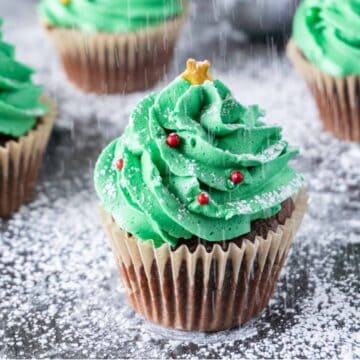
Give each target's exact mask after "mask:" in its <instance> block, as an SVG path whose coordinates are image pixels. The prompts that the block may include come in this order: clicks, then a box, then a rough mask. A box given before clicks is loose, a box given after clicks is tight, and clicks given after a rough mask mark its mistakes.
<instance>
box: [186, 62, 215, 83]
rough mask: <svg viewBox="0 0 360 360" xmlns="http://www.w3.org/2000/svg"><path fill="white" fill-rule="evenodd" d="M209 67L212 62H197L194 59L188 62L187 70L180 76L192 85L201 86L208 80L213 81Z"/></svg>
mask: <svg viewBox="0 0 360 360" xmlns="http://www.w3.org/2000/svg"><path fill="white" fill-rule="evenodd" d="M209 67H210V62H209V61H207V60H205V61H195V60H194V59H189V60H188V61H187V62H186V70H185V71H184V72H183V73H182V74H181V75H180V76H181V77H182V78H183V79H185V80H187V81H189V82H190V84H192V85H199V84H202V83H203V82H205V81H206V80H210V81H211V80H212V79H213V78H212V76H211V75H210V74H209V73H208V71H209Z"/></svg>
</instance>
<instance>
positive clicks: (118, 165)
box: [116, 159, 124, 170]
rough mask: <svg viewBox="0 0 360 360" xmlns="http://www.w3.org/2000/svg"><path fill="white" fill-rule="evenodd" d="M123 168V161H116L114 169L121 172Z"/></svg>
mask: <svg viewBox="0 0 360 360" xmlns="http://www.w3.org/2000/svg"><path fill="white" fill-rule="evenodd" d="M123 167H124V160H123V159H118V160H117V161H116V168H117V169H118V170H122V168H123Z"/></svg>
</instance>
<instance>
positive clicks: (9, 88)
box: [0, 19, 54, 217]
mask: <svg viewBox="0 0 360 360" xmlns="http://www.w3.org/2000/svg"><path fill="white" fill-rule="evenodd" d="M1 25H2V19H0V27H1ZM32 73H33V70H32V69H31V68H29V67H28V66H26V65H23V64H21V63H19V62H17V61H16V60H15V59H14V47H13V46H12V45H10V44H8V43H6V42H4V41H3V39H2V31H1V28H0V217H7V216H9V215H10V214H11V213H12V212H14V211H16V210H17V209H18V208H19V207H20V205H21V204H23V203H24V202H25V201H27V200H29V199H30V198H31V196H32V194H33V191H34V188H35V184H36V179H37V175H38V172H39V168H40V165H41V162H42V158H43V153H44V151H45V148H46V145H47V142H48V138H49V135H50V132H51V129H52V126H53V120H54V114H53V110H52V102H51V101H50V100H49V99H46V98H44V97H42V98H41V94H42V92H43V90H42V88H41V87H39V86H36V85H34V84H33V83H32V81H31V74H32Z"/></svg>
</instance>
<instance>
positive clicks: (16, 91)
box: [0, 18, 47, 138]
mask: <svg viewBox="0 0 360 360" xmlns="http://www.w3.org/2000/svg"><path fill="white" fill-rule="evenodd" d="M32 73H33V70H32V69H31V68H29V67H28V66H26V65H23V64H21V63H19V62H17V61H16V60H15V59H14V47H13V46H12V45H10V44H8V43H6V42H4V41H3V36H2V19H1V18H0V134H2V135H6V136H10V137H14V138H18V137H20V136H22V135H24V134H25V133H27V132H28V131H29V130H31V129H32V128H33V127H34V125H35V123H36V119H37V117H39V116H42V115H44V114H45V113H46V112H47V107H46V105H45V104H44V103H42V102H41V100H40V95H41V93H42V91H43V89H42V87H40V86H36V85H34V84H33V82H32V81H31V75H32Z"/></svg>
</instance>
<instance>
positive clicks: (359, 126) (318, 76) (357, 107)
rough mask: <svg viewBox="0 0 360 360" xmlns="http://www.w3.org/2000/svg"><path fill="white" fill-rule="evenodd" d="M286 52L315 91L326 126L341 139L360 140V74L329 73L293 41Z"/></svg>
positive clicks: (310, 87)
mask: <svg viewBox="0 0 360 360" xmlns="http://www.w3.org/2000/svg"><path fill="white" fill-rule="evenodd" d="M287 55H288V57H289V58H290V60H291V61H292V63H293V64H294V66H295V67H296V69H297V70H298V71H299V72H300V73H301V74H302V76H303V77H304V79H305V81H306V83H307V85H308V87H309V89H310V91H311V92H312V94H313V96H314V98H315V100H316V103H317V106H318V109H319V113H320V118H321V120H322V121H323V124H324V127H325V129H326V130H327V131H329V132H331V133H332V134H333V135H334V136H336V137H337V138H339V139H343V140H350V141H357V142H360V76H345V77H333V76H331V75H328V74H326V73H325V72H323V71H321V70H320V69H319V68H317V67H316V66H315V65H313V64H311V63H310V62H309V61H307V59H305V57H304V56H303V54H302V53H301V51H300V50H299V49H298V48H297V46H296V45H295V43H294V42H293V41H292V40H290V42H289V43H288V46H287Z"/></svg>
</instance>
